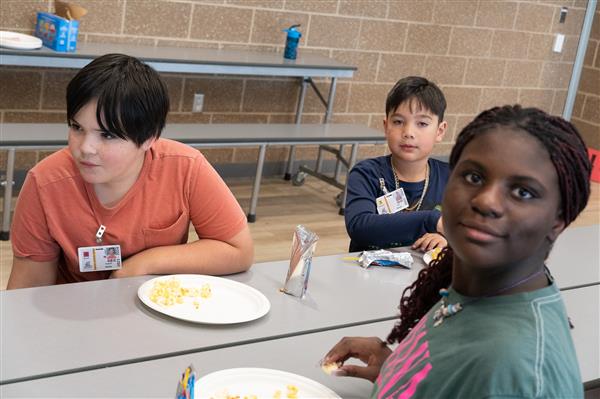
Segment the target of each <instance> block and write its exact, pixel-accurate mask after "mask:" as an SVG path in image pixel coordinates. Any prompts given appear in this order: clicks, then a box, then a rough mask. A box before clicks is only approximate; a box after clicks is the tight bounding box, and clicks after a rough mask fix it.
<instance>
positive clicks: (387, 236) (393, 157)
mask: <svg viewBox="0 0 600 399" xmlns="http://www.w3.org/2000/svg"><path fill="white" fill-rule="evenodd" d="M445 110H446V99H445V98H444V94H443V93H442V91H441V90H440V89H439V88H438V87H437V86H436V85H435V84H434V83H433V82H430V81H428V80H427V79H425V78H422V77H417V76H409V77H406V78H403V79H400V80H399V81H398V82H397V83H396V85H395V86H394V87H393V88H392V90H391V91H390V92H389V93H388V96H387V100H386V104H385V114H386V118H385V119H384V121H383V126H384V130H385V137H386V140H387V144H388V147H389V148H390V152H391V154H390V155H387V156H382V157H377V158H372V159H366V160H364V161H361V162H359V163H358V164H356V166H354V168H352V170H351V171H350V175H349V177H348V184H347V190H348V194H347V199H346V209H345V219H346V230H347V231H348V235H349V236H350V239H351V240H350V252H354V251H362V250H372V249H380V248H390V247H398V246H407V245H411V246H412V247H413V248H414V249H419V250H422V251H428V250H431V249H434V248H437V247H443V246H446V244H447V243H446V240H445V238H444V236H443V227H442V218H441V212H440V211H441V205H440V204H441V202H442V195H443V192H444V188H445V187H446V182H447V181H448V177H449V174H450V172H449V169H448V164H447V163H446V162H442V161H438V160H436V159H433V158H430V157H429V156H430V155H431V152H432V150H433V146H434V144H435V143H438V142H440V141H442V138H443V137H444V134H445V133H446V129H447V126H448V123H447V122H446V121H444V111H445Z"/></svg>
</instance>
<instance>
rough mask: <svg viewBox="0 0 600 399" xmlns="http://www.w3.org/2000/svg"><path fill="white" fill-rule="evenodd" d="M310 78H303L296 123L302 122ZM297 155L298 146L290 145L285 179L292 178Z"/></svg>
mask: <svg viewBox="0 0 600 399" xmlns="http://www.w3.org/2000/svg"><path fill="white" fill-rule="evenodd" d="M309 79H310V78H307V77H304V78H302V84H301V85H300V97H299V98H298V106H297V107H296V120H295V123H296V125H299V124H300V123H301V122H302V111H304V99H305V98H306V86H307V85H308V82H309ZM295 157H296V146H293V145H292V146H290V153H289V155H288V161H287V166H286V168H285V175H284V176H283V179H284V180H290V179H291V178H292V170H293V169H294V158H295Z"/></svg>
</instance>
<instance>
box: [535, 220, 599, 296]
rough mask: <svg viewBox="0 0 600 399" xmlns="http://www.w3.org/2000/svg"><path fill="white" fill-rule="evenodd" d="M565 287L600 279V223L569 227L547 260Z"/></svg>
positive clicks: (557, 279)
mask: <svg viewBox="0 0 600 399" xmlns="http://www.w3.org/2000/svg"><path fill="white" fill-rule="evenodd" d="M547 265H548V268H549V269H550V272H551V273H552V275H553V276H554V277H555V278H556V282H557V283H558V286H559V287H560V288H562V289H564V288H569V287H573V286H579V285H585V284H591V283H598V282H600V224H596V225H591V226H584V227H568V228H567V229H566V230H565V231H564V232H563V233H562V234H561V235H560V236H559V237H558V240H557V241H556V243H555V244H554V248H553V249H552V252H550V256H549V258H548V262H547Z"/></svg>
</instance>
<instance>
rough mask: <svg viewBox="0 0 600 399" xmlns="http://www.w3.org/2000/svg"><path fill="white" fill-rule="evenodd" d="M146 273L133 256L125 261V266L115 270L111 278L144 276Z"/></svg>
mask: <svg viewBox="0 0 600 399" xmlns="http://www.w3.org/2000/svg"><path fill="white" fill-rule="evenodd" d="M144 274H148V273H146V271H145V270H144V269H143V267H142V265H141V264H138V263H136V262H134V259H133V257H131V258H129V259H127V260H126V261H123V266H122V267H121V269H119V270H114V271H113V272H112V273H111V274H110V277H109V278H123V277H134V276H142V275H144Z"/></svg>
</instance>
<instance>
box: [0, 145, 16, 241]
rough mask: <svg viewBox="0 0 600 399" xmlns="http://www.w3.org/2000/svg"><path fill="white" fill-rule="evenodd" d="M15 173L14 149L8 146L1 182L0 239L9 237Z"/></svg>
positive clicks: (5, 239)
mask: <svg viewBox="0 0 600 399" xmlns="http://www.w3.org/2000/svg"><path fill="white" fill-rule="evenodd" d="M14 175H15V149H14V148H9V149H8V154H7V157H6V180H5V181H3V182H2V183H0V184H2V185H3V186H4V207H3V214H2V230H1V231H0V240H2V241H8V239H9V238H10V214H11V205H12V189H13V185H14V184H15V182H14Z"/></svg>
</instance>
